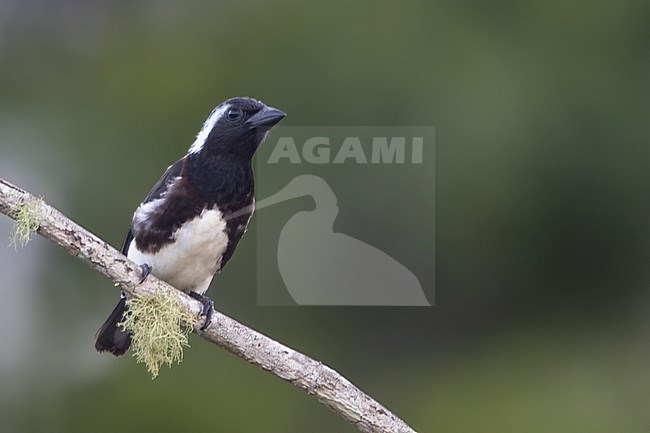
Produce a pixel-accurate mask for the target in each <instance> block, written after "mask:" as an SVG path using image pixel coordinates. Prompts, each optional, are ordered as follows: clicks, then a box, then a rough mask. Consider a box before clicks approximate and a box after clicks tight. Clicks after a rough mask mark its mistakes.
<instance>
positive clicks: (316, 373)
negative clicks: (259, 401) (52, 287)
mask: <svg viewBox="0 0 650 433" xmlns="http://www.w3.org/2000/svg"><path fill="white" fill-rule="evenodd" d="M35 200H38V199H37V198H36V197H34V196H33V195H31V194H30V193H28V192H26V191H24V190H22V189H20V188H18V187H16V186H14V185H12V184H11V183H9V182H7V181H5V180H3V179H0V212H2V213H4V214H5V215H7V216H9V217H10V218H13V219H16V218H17V217H18V215H19V214H20V212H21V210H22V209H24V208H25V206H26V205H28V204H30V203H34V201H35ZM33 212H34V215H33V217H34V219H35V222H36V223H37V225H38V233H39V234H40V235H41V236H43V237H45V238H47V239H49V240H51V241H52V242H54V243H55V244H57V245H59V246H61V247H62V248H63V249H65V250H66V251H67V252H68V253H70V254H71V255H72V256H74V257H76V258H78V259H79V260H81V261H82V262H84V263H86V264H87V265H89V266H90V267H91V268H93V269H95V270H97V271H99V272H100V273H102V274H103V275H105V276H106V277H108V278H110V279H111V280H113V281H114V282H115V283H118V284H119V285H120V286H121V287H122V289H124V290H125V291H126V292H127V293H129V294H130V295H131V296H137V297H147V296H154V295H158V294H160V293H161V292H162V293H164V294H165V295H168V296H172V297H175V298H177V299H178V301H179V302H180V303H181V304H182V305H183V307H184V308H186V309H187V310H188V311H190V312H192V313H193V314H197V315H198V314H199V313H200V311H201V304H200V303H199V302H198V301H195V300H194V299H192V298H190V297H189V296H187V295H186V294H184V293H183V292H181V291H180V290H176V289H174V288H173V287H171V286H170V285H168V284H167V283H165V282H163V281H160V280H158V279H157V278H155V277H153V275H152V276H150V277H148V278H147V279H146V280H145V281H144V282H143V283H142V284H140V283H139V279H140V268H139V267H138V266H137V265H136V264H135V263H133V262H131V261H130V260H129V259H127V258H126V257H125V256H123V255H122V254H120V253H119V252H118V251H117V250H115V249H114V248H113V247H111V246H110V245H108V244H107V243H106V242H104V241H103V240H101V239H99V238H98V237H97V236H95V235H93V234H92V233H90V232H88V231H87V230H85V229H84V228H83V227H81V226H79V225H78V224H76V223H75V222H73V221H72V220H70V219H69V218H68V217H66V216H65V215H63V214H62V213H61V212H59V211H57V210H56V209H54V208H53V207H51V206H49V205H47V204H46V203H44V202H42V203H41V204H40V205H39V206H36V207H34V208H33ZM199 328H200V323H199V324H197V325H195V327H194V330H195V332H196V333H197V334H199V335H200V336H201V337H203V338H204V339H206V340H207V341H209V342H211V343H213V344H215V345H217V346H219V347H221V348H223V349H225V350H227V351H229V352H231V353H233V354H235V355H236V356H238V357H240V358H242V359H244V360H245V361H248V362H249V363H251V364H253V365H255V366H257V367H259V368H261V369H262V370H265V371H268V372H269V373H271V374H273V375H275V376H277V377H279V378H281V379H283V380H285V381H287V382H289V383H291V384H293V385H294V386H296V387H298V388H300V389H302V390H304V391H306V392H307V393H308V394H310V395H314V396H315V397H316V398H317V399H318V401H320V402H321V403H322V404H324V405H325V406H327V407H329V408H330V409H332V410H333V411H334V412H336V413H337V414H339V415H340V416H341V417H343V418H344V419H345V420H347V421H349V422H350V423H352V424H354V425H355V426H356V427H357V429H359V430H360V431H362V432H367V433H388V432H399V433H407V432H410V433H415V432H414V430H413V429H411V428H410V427H409V426H408V425H407V424H406V423H404V421H402V420H401V419H399V418H398V417H397V416H395V415H394V414H393V413H391V412H390V411H389V410H388V409H386V408H384V407H383V406H382V405H381V404H379V403H378V402H377V401H375V400H373V399H372V398H371V397H369V396H368V395H366V394H365V393H363V392H362V391H361V390H360V389H359V388H357V387H356V386H354V385H353V384H352V383H351V382H350V381H348V380H347V379H345V378H344V377H343V376H341V375H340V374H339V373H337V372H336V371H334V370H333V369H331V368H329V367H328V366H326V365H324V364H322V363H321V362H319V361H316V360H314V359H311V358H310V357H308V356H306V355H303V354H302V353H300V352H297V351H295V350H293V349H291V348H289V347H287V346H285V345H283V344H281V343H279V342H277V341H275V340H273V339H271V338H269V337H267V336H265V335H263V334H261V333H259V332H257V331H254V330H252V329H250V328H248V327H247V326H245V325H242V324H241V323H239V322H237V321H236V320H233V319H231V318H230V317H228V316H226V315H224V314H222V313H220V312H218V311H215V312H214V314H213V316H212V323H211V324H210V326H209V327H208V328H207V329H206V330H205V331H201V330H200V329H199Z"/></svg>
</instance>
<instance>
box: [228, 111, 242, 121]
mask: <svg viewBox="0 0 650 433" xmlns="http://www.w3.org/2000/svg"><path fill="white" fill-rule="evenodd" d="M242 117H244V111H243V110H242V109H241V108H238V107H233V108H231V109H230V110H228V113H227V114H226V118H227V119H228V120H229V121H230V122H237V121H238V120H240V119H241V118H242Z"/></svg>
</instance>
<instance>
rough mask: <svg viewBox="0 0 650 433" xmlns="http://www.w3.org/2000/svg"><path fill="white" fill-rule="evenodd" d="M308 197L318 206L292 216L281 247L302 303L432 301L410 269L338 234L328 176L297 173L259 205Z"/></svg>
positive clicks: (287, 280)
mask: <svg viewBox="0 0 650 433" xmlns="http://www.w3.org/2000/svg"><path fill="white" fill-rule="evenodd" d="M303 196H311V197H312V198H313V200H314V202H315V204H316V206H315V209H313V210H309V211H300V212H297V213H296V214H294V215H293V216H292V217H291V218H289V220H288V221H287V222H286V224H285V225H284V227H283V228H282V230H281V232H280V236H279V242H278V248H277V261H278V269H279V271H280V275H281V276H282V279H283V281H284V284H285V286H286V289H287V291H288V293H289V294H290V295H291V297H292V299H293V300H294V301H295V302H296V303H297V304H298V305H385V306H387V305H391V306H429V305H431V304H430V303H429V301H428V300H427V298H426V297H425V295H424V292H423V290H422V286H421V284H420V282H419V280H418V278H417V277H416V276H415V275H414V274H413V273H412V272H411V271H410V270H409V269H408V268H407V267H405V266H404V265H402V264H401V263H399V262H398V261H397V260H395V259H394V258H392V257H391V256H390V255H388V254H386V253H385V252H384V251H382V250H380V249H378V248H376V247H374V246H372V245H370V244H368V243H366V242H364V241H362V240H360V239H356V238H354V237H352V236H349V235H347V234H344V233H336V232H334V222H335V220H336V217H337V215H338V211H339V208H338V206H337V199H336V195H335V194H334V191H332V188H331V187H330V186H329V184H328V183H327V182H326V181H325V180H324V179H323V178H321V177H319V176H315V175H300V176H296V177H295V178H293V179H292V180H291V181H290V182H289V183H288V184H287V185H286V186H285V187H284V188H282V189H281V190H280V191H278V192H277V193H275V194H273V195H272V196H270V197H267V198H265V199H263V200H260V201H258V202H257V203H256V205H255V208H256V209H258V210H259V209H261V208H264V207H268V206H273V205H278V204H280V203H283V202H286V201H288V200H292V199H295V198H298V197H303Z"/></svg>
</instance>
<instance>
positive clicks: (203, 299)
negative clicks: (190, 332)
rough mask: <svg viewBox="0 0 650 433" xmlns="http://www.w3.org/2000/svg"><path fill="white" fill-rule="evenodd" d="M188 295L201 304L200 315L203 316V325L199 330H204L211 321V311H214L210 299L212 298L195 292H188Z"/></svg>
mask: <svg viewBox="0 0 650 433" xmlns="http://www.w3.org/2000/svg"><path fill="white" fill-rule="evenodd" d="M189 295H190V297H191V298H193V299H196V300H197V301H199V302H200V303H201V304H202V305H203V309H201V316H204V317H205V323H204V324H203V326H201V331H204V330H205V328H207V327H208V326H209V325H210V323H211V322H212V312H213V311H214V302H213V301H212V299H210V298H208V297H207V296H204V295H201V294H199V293H196V292H190V293H189Z"/></svg>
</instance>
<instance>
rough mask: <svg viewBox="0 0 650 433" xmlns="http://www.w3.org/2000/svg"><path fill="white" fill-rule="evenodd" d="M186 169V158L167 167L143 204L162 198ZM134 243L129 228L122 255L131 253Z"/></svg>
mask: <svg viewBox="0 0 650 433" xmlns="http://www.w3.org/2000/svg"><path fill="white" fill-rule="evenodd" d="M184 168H185V158H181V159H179V160H178V161H176V162H175V163H174V164H172V165H170V166H169V167H167V170H165V173H163V175H162V177H161V178H160V179H158V182H156V184H155V185H154V186H153V188H151V191H149V194H147V196H146V197H145V198H144V201H143V202H142V203H148V202H150V201H152V200H155V199H157V198H160V197H161V196H162V195H163V194H164V193H165V191H167V188H168V187H169V184H170V182H171V181H172V179H174V178H176V177H178V176H182V175H183V171H184ZM132 241H133V228H132V227H129V231H128V232H127V233H126V237H125V238H124V242H123V243H122V254H124V255H126V254H127V253H128V252H129V246H130V245H131V242H132Z"/></svg>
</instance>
